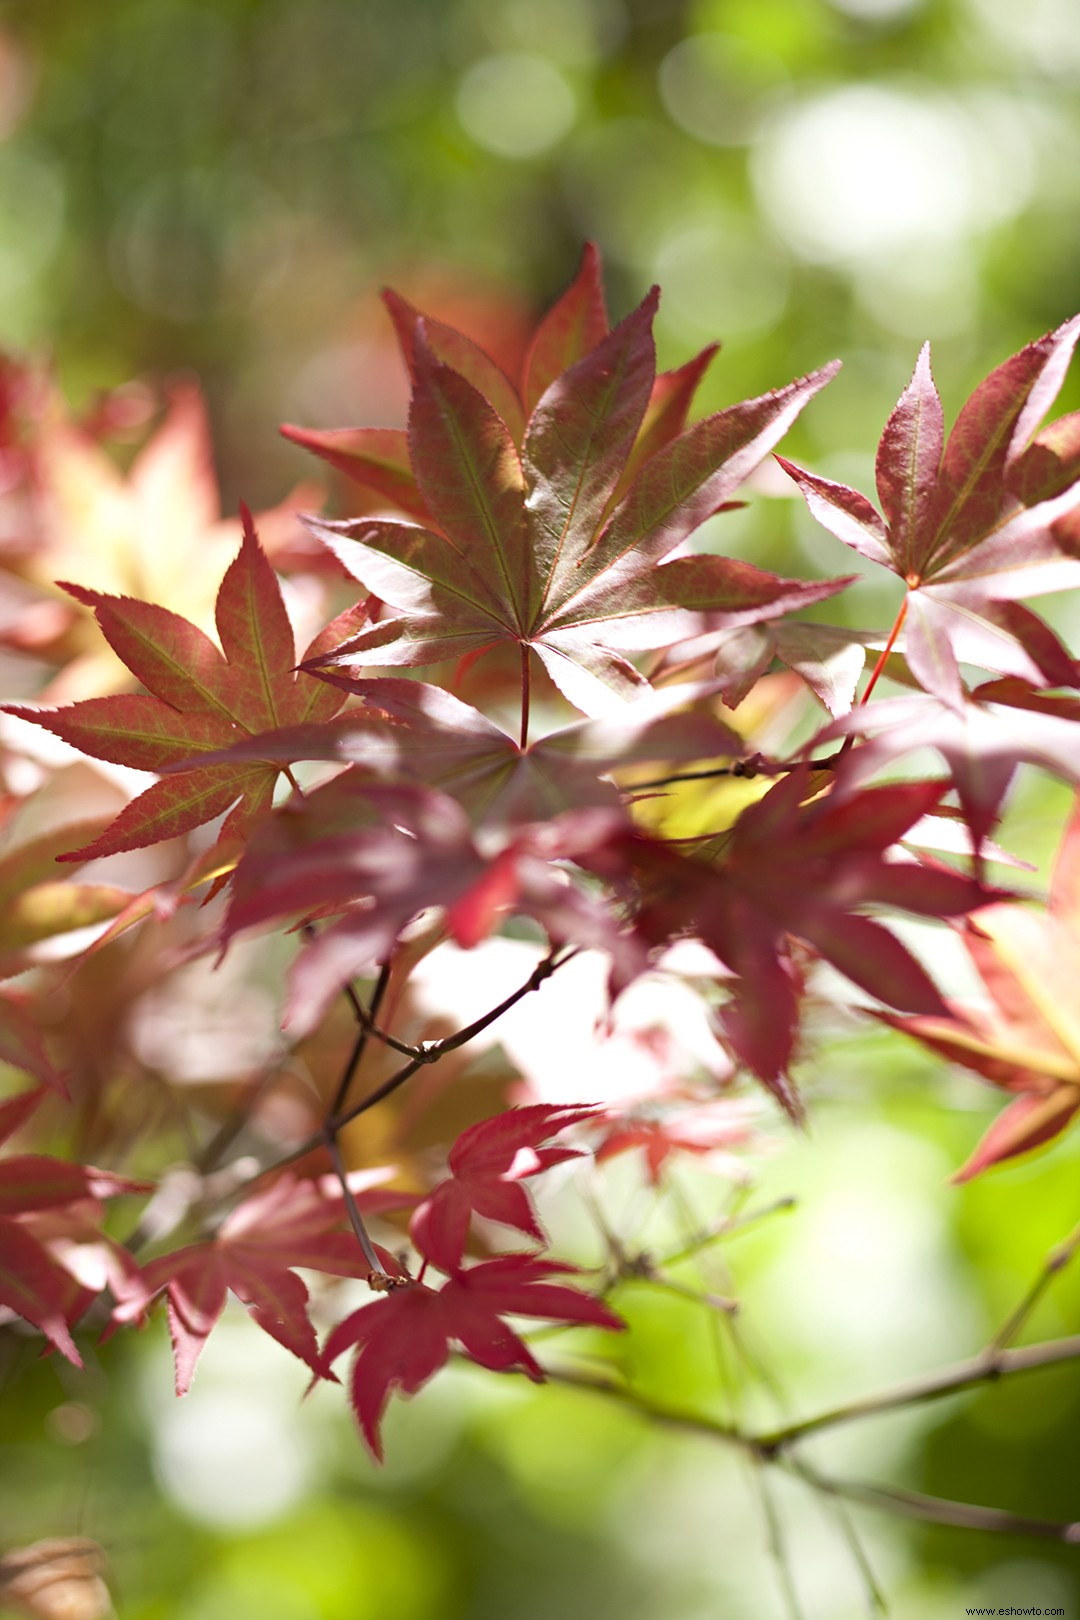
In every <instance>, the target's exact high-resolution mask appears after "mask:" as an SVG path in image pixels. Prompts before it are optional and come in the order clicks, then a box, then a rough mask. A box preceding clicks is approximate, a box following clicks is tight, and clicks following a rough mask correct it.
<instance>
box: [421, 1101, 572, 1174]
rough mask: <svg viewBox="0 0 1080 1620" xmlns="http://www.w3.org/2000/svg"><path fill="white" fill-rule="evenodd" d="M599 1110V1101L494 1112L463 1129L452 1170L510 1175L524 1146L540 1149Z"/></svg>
mask: <svg viewBox="0 0 1080 1620" xmlns="http://www.w3.org/2000/svg"><path fill="white" fill-rule="evenodd" d="M596 1112H597V1107H596V1104H595V1103H533V1104H530V1105H529V1106H528V1107H525V1108H509V1109H507V1110H506V1111H505V1112H504V1113H501V1114H493V1115H492V1116H491V1118H490V1119H482V1120H480V1121H479V1122H478V1123H477V1124H476V1125H470V1126H469V1127H468V1129H467V1130H464V1131H462V1133H461V1135H460V1136H459V1137H458V1139H457V1141H456V1142H455V1143H454V1145H453V1147H452V1148H451V1149H450V1155H449V1160H448V1163H449V1165H450V1169H451V1170H452V1171H453V1173H454V1174H455V1175H456V1176H459V1175H465V1174H468V1175H476V1174H478V1173H480V1172H487V1173H489V1174H490V1173H495V1172H497V1173H498V1174H500V1175H502V1174H508V1173H509V1172H510V1170H511V1169H512V1168H513V1165H514V1161H515V1159H516V1158H517V1156H518V1154H519V1153H520V1151H521V1149H522V1148H534V1149H535V1148H540V1147H542V1146H543V1144H544V1143H545V1142H547V1141H549V1140H550V1138H551V1137H552V1136H554V1135H555V1134H556V1133H557V1132H559V1131H564V1130H566V1129H567V1128H568V1127H569V1126H571V1125H581V1124H583V1123H584V1122H585V1121H586V1120H591V1119H595V1117H596ZM537 1168H541V1166H539V1165H538V1166H537ZM528 1174H535V1170H532V1171H529V1172H528Z"/></svg>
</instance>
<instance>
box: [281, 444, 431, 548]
mask: <svg viewBox="0 0 1080 1620" xmlns="http://www.w3.org/2000/svg"><path fill="white" fill-rule="evenodd" d="M281 433H282V436H283V437H284V438H286V439H290V440H291V441H292V442H293V444H298V445H300V447H301V449H304V450H310V451H312V453H313V454H314V455H316V456H321V457H322V459H323V460H324V461H328V462H329V463H330V465H331V466H332V467H336V468H337V470H338V471H339V472H342V473H344V474H345V475H346V477H348V478H352V479H354V480H355V482H356V483H358V484H362V485H363V486H364V488H365V489H371V490H374V491H375V493H376V494H377V495H381V496H383V497H384V498H385V499H386V500H387V501H389V502H390V504H391V505H392V506H395V507H397V508H398V510H399V511H401V512H405V513H407V514H408V515H409V517H413V518H416V519H418V520H419V521H420V522H421V523H423V522H426V521H427V519H428V512H427V506H426V504H425V502H424V497H423V496H422V495H421V493H420V491H419V489H418V488H417V487H416V479H415V478H414V477H413V475H412V468H411V467H410V465H409V443H408V438H407V436H406V434H405V433H404V432H403V431H402V429H401V428H333V429H328V430H324V431H322V432H316V431H313V430H311V429H308V428H300V427H293V426H292V425H291V424H290V423H284V424H283V425H282V427H281Z"/></svg>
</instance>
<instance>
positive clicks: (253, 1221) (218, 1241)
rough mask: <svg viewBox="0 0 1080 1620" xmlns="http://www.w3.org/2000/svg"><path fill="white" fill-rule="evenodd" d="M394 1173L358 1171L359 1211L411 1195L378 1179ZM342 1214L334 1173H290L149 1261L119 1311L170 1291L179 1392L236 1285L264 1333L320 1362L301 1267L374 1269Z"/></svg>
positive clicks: (125, 1313) (134, 1309) (129, 1311)
mask: <svg viewBox="0 0 1080 1620" xmlns="http://www.w3.org/2000/svg"><path fill="white" fill-rule="evenodd" d="M389 1174H390V1172H389V1171H382V1170H379V1171H366V1172H354V1173H353V1174H352V1175H351V1176H350V1178H349V1180H350V1187H351V1189H352V1190H353V1193H354V1197H355V1198H356V1202H357V1204H358V1206H359V1208H360V1209H361V1211H366V1212H369V1213H374V1212H382V1211H385V1210H388V1209H400V1208H401V1207H402V1206H403V1205H406V1204H408V1203H409V1202H411V1200H410V1199H409V1198H408V1197H407V1196H406V1195H403V1194H401V1193H393V1192H386V1191H381V1190H379V1188H378V1187H376V1186H374V1185H373V1183H375V1182H377V1181H383V1180H385V1179H386V1178H387V1176H388V1175H389ZM344 1214H345V1209H344V1202H343V1199H342V1195H341V1192H340V1189H339V1188H338V1186H337V1183H336V1182H332V1181H331V1179H330V1178H326V1180H325V1181H324V1182H313V1181H305V1180H300V1179H298V1178H296V1177H295V1176H292V1175H290V1174H288V1173H287V1172H286V1173H285V1174H283V1175H281V1176H279V1177H278V1179H277V1180H276V1181H275V1182H274V1183H273V1185H272V1186H271V1187H269V1188H267V1190H266V1191H265V1192H261V1193H256V1194H255V1195H254V1196H253V1197H251V1198H248V1199H246V1200H245V1201H244V1202H243V1203H242V1204H241V1205H240V1206H239V1207H238V1208H237V1209H235V1210H233V1212H232V1214H231V1215H229V1216H228V1217H227V1218H226V1220H225V1221H224V1222H223V1223H222V1225H221V1227H220V1229H219V1231H218V1232H217V1234H216V1235H215V1236H214V1237H213V1238H211V1239H210V1240H208V1241H207V1242H205V1243H193V1244H191V1245H190V1246H189V1247H187V1248H185V1249H178V1250H176V1251H175V1252H174V1253H172V1254H163V1255H160V1256H159V1257H158V1258H157V1259H155V1260H151V1261H150V1262H149V1264H148V1265H147V1266H145V1267H144V1268H143V1270H142V1272H141V1273H140V1274H139V1275H138V1276H137V1277H134V1278H132V1279H130V1281H129V1282H128V1284H127V1285H126V1286H125V1288H124V1290H123V1296H122V1298H121V1299H120V1301H119V1304H118V1306H117V1309H116V1311H115V1313H114V1320H116V1321H117V1322H129V1321H132V1320H134V1319H136V1318H139V1317H141V1316H143V1315H144V1313H145V1311H146V1309H147V1307H148V1306H149V1304H150V1303H151V1301H152V1300H154V1299H155V1298H156V1296H157V1295H158V1294H160V1293H161V1292H162V1291H163V1290H164V1291H165V1292H166V1293H167V1295H168V1307H169V1332H170V1335H171V1337H172V1344H173V1358H174V1361H175V1366H176V1393H177V1394H178V1395H183V1394H186V1392H187V1390H188V1389H189V1388H190V1385H191V1379H192V1374H193V1373H194V1371H195V1364H196V1362H197V1361H198V1359H199V1356H200V1355H201V1354H202V1350H203V1346H204V1345H205V1344H206V1341H207V1339H208V1338H209V1337H210V1334H211V1332H212V1330H213V1329H214V1327H215V1326H216V1324H217V1322H218V1320H219V1318H220V1316H221V1313H222V1311H223V1310H224V1308H225V1300H226V1297H227V1295H228V1293H229V1292H230V1291H231V1292H232V1293H234V1294H235V1295H236V1297H237V1298H238V1299H240V1300H242V1301H243V1303H244V1304H245V1305H246V1306H247V1308H248V1312H249V1314H250V1315H251V1317H252V1318H253V1320H254V1321H255V1322H257V1323H258V1325H259V1326H260V1327H261V1328H262V1329H263V1330H264V1331H265V1332H266V1333H269V1334H270V1336H271V1337H272V1338H274V1339H276V1340H277V1341H278V1343H279V1344H282V1345H284V1346H285V1348H286V1350H291V1351H292V1353H293V1355H295V1356H299V1358H300V1360H301V1361H304V1362H306V1363H307V1364H308V1366H309V1367H312V1368H314V1367H315V1366H316V1365H317V1363H318V1344H317V1342H316V1339H315V1330H314V1328H313V1327H312V1325H311V1322H310V1321H309V1319H308V1314H307V1301H308V1291H307V1288H306V1286H305V1284H304V1283H303V1282H302V1281H301V1279H300V1278H299V1277H297V1276H296V1275H295V1273H294V1271H293V1267H295V1266H303V1267H307V1268H310V1269H311V1270H314V1271H328V1272H331V1273H332V1274H333V1275H335V1276H338V1277H357V1276H362V1275H364V1274H365V1273H366V1270H367V1265H366V1262H365V1260H364V1257H363V1255H362V1253H361V1252H360V1248H359V1246H358V1244H357V1241H356V1238H355V1236H354V1235H353V1233H352V1232H344V1231H341V1230H339V1228H340V1227H341V1225H342V1222H343V1220H344Z"/></svg>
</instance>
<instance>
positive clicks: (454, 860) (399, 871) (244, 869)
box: [224, 778, 640, 1034]
mask: <svg viewBox="0 0 1080 1620" xmlns="http://www.w3.org/2000/svg"><path fill="white" fill-rule="evenodd" d="M357 787H358V788H359V791H356V790H355V789H356V788H357ZM628 826H629V822H628V821H627V818H626V816H625V814H624V813H623V812H622V811H621V810H619V809H600V808H597V809H583V810H571V811H567V812H566V813H565V814H563V815H561V816H555V817H553V818H552V819H551V820H550V821H546V822H533V823H526V824H524V825H522V826H515V827H510V828H503V829H494V830H492V832H491V833H490V835H485V834H484V832H483V830H482V829H481V830H480V831H478V832H475V833H474V830H473V828H472V827H471V826H470V823H469V819H468V817H467V815H466V813H465V811H464V810H463V809H462V807H461V805H460V804H458V802H457V801H456V800H455V799H452V798H450V797H449V796H448V795H447V794H445V793H436V792H432V791H431V790H429V789H425V788H421V787H417V786H414V785H400V786H390V785H384V784H380V783H372V782H367V781H362V780H361V781H360V782H359V783H351V782H349V781H347V780H345V779H344V778H338V779H337V780H336V781H334V782H331V783H329V784H327V786H326V787H324V788H322V789H320V790H317V791H316V792H314V793H311V794H309V795H308V796H307V797H306V798H305V799H304V800H303V801H302V802H301V803H299V804H296V805H294V806H291V807H285V809H284V810H283V813H282V814H280V815H277V816H275V817H273V818H272V819H271V820H270V821H269V822H268V823H267V824H266V825H265V827H264V828H263V829H261V830H260V833H259V834H258V835H257V836H256V837H255V838H254V839H253V840H252V844H251V846H250V848H249V849H248V851H247V852H246V854H245V855H244V857H243V859H242V860H241V862H240V864H239V866H238V867H237V870H236V875H235V878H234V882H233V895H232V901H231V904H230V907H229V911H228V915H227V917H226V921H225V928H224V937H225V939H226V940H227V939H229V938H231V937H232V936H233V935H234V934H236V933H237V932H239V931H240V930H241V929H245V928H250V927H253V926H257V925H260V924H263V923H266V922H268V921H273V920H277V919H280V918H283V917H301V918H303V917H313V916H314V917H337V920H336V921H332V922H331V923H330V924H329V926H327V927H325V928H323V929H321V930H320V931H319V932H318V934H317V935H316V937H315V938H314V939H311V940H310V941H309V942H308V943H307V944H305V946H304V948H303V950H302V952H301V954H300V956H299V958H298V959H297V962H296V964H295V966H294V968H293V970H292V973H291V975H290V991H289V997H288V1004H287V1008H286V1023H287V1024H288V1025H289V1027H290V1029H291V1030H292V1031H293V1032H294V1033H296V1034H301V1033H306V1032H308V1031H310V1030H311V1029H312V1028H313V1027H314V1026H315V1024H316V1023H317V1022H318V1021H319V1019H320V1018H321V1017H322V1015H323V1013H324V1012H325V1010H326V1007H327V1006H328V1005H329V1002H330V1001H331V999H332V998H333V996H334V995H336V994H337V992H338V991H339V990H340V989H341V988H342V986H343V985H344V984H346V983H347V982H348V981H349V980H350V979H351V978H353V977H355V976H356V975H357V974H360V973H365V972H367V971H369V970H370V969H371V968H372V966H373V965H375V964H376V963H378V962H380V961H382V960H384V959H385V957H386V955H387V953H388V952H389V950H390V948H391V947H392V945H393V944H394V941H395V940H396V939H397V937H398V935H399V934H400V932H401V930H402V929H403V928H404V927H405V925H406V924H407V923H408V922H409V921H410V920H411V919H412V918H413V917H415V916H416V915H417V914H418V913H419V912H421V911H424V910H426V909H428V908H429V907H435V906H438V907H442V908H443V909H444V911H445V914H446V925H447V930H448V932H449V933H450V934H451V935H452V937H453V938H454V939H455V940H456V941H457V942H458V944H460V945H464V946H466V947H469V946H472V945H476V944H478V943H479V942H480V941H481V940H482V939H485V938H486V937H487V936H488V934H489V933H490V932H491V931H492V929H493V928H494V927H495V925H496V923H497V922H498V921H500V920H501V918H502V916H503V915H504V914H506V913H518V914H523V915H526V916H531V917H535V918H536V919H537V921H538V922H540V923H541V925H542V926H543V927H544V929H545V930H546V931H547V933H548V936H549V938H550V939H551V941H552V943H553V944H556V945H557V944H561V943H563V942H564V941H568V942H573V943H575V944H580V945H587V946H596V947H599V948H602V949H606V950H609V951H613V952H616V953H618V952H619V950H620V948H625V949H626V950H627V951H629V952H631V954H633V955H634V957H635V960H636V958H637V956H638V955H639V954H640V953H638V952H637V951H636V950H635V948H634V945H633V941H632V940H631V938H630V937H629V936H628V935H627V933H626V931H625V929H624V928H623V926H622V922H621V919H620V918H619V916H618V915H617V912H616V909H615V906H614V905H613V903H612V901H611V899H610V898H609V897H608V896H606V895H598V894H595V893H592V892H590V891H589V890H587V889H586V888H585V887H583V886H582V885H581V884H579V883H575V882H573V881H569V880H568V874H567V873H566V872H565V871H564V870H563V869H562V866H561V865H560V864H557V863H564V862H565V863H569V862H575V863H577V864H579V865H580V864H583V863H584V862H586V861H587V860H589V859H591V857H592V855H593V852H594V851H595V850H596V849H597V848H598V847H599V846H602V845H604V844H606V843H608V842H609V841H610V840H611V838H612V837H613V836H614V835H616V834H621V833H623V832H624V831H625V829H626V828H627V827H628ZM339 914H341V915H339Z"/></svg>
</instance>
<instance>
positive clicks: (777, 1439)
mask: <svg viewBox="0 0 1080 1620" xmlns="http://www.w3.org/2000/svg"><path fill="white" fill-rule="evenodd" d="M1078 1359H1080V1335H1075V1336H1073V1337H1071V1338H1067V1339H1050V1340H1048V1341H1046V1342H1045V1343H1043V1344H1030V1345H1025V1346H1024V1348H1023V1349H1021V1350H994V1349H993V1348H992V1347H991V1349H989V1350H986V1351H984V1352H983V1353H982V1354H981V1355H978V1356H973V1357H972V1359H971V1360H970V1361H963V1362H960V1363H959V1365H957V1366H955V1367H948V1368H945V1369H944V1370H943V1371H942V1372H937V1373H930V1374H928V1375H927V1376H926V1377H924V1378H913V1379H910V1380H909V1381H908V1382H906V1383H903V1384H896V1385H894V1386H893V1388H892V1389H886V1390H882V1391H881V1392H880V1393H879V1394H877V1395H868V1396H866V1397H865V1398H864V1399H863V1400H859V1401H850V1402H848V1403H847V1404H846V1405H844V1406H836V1407H833V1408H832V1409H831V1410H829V1411H827V1412H818V1413H815V1415H814V1416H813V1417H808V1418H803V1419H802V1420H801V1421H800V1422H798V1423H790V1424H788V1425H787V1426H786V1427H785V1428H782V1429H774V1430H772V1432H771V1433H768V1434H759V1435H757V1436H756V1444H757V1445H758V1446H759V1447H760V1448H761V1450H762V1451H763V1452H765V1453H772V1454H775V1453H777V1452H779V1451H782V1450H783V1449H784V1448H785V1447H786V1446H791V1445H793V1444H794V1443H795V1442H796V1441H798V1440H803V1439H805V1438H806V1436H807V1435H808V1434H816V1433H817V1432H818V1431H819V1430H821V1429H831V1428H834V1427H835V1426H836V1425H837V1424H840V1423H852V1422H854V1421H855V1420H856V1419H858V1418H867V1417H876V1416H877V1414H878V1413H879V1412H892V1411H895V1410H896V1408H897V1407H900V1406H915V1405H917V1404H919V1403H921V1402H923V1401H936V1400H941V1399H942V1398H943V1397H944V1396H946V1395H957V1394H959V1393H960V1392H961V1391H962V1390H965V1389H973V1388H975V1387H976V1386H977V1385H978V1384H988V1383H992V1382H994V1381H995V1380H996V1379H998V1378H1006V1377H1010V1376H1012V1375H1013V1374H1015V1373H1023V1372H1035V1371H1036V1370H1037V1369H1038V1368H1040V1367H1050V1366H1053V1365H1054V1364H1055V1363H1057V1362H1062V1361H1076V1360H1078Z"/></svg>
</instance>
